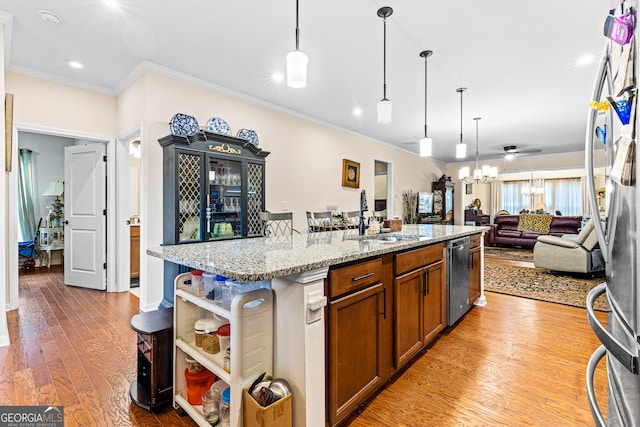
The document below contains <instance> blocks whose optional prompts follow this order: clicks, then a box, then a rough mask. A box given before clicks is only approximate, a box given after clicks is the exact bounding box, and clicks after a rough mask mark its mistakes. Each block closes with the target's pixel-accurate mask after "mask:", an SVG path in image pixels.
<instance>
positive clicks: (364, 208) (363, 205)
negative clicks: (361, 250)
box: [358, 190, 369, 236]
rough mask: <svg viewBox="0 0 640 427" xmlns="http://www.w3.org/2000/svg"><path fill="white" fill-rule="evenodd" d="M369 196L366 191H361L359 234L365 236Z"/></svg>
mask: <svg viewBox="0 0 640 427" xmlns="http://www.w3.org/2000/svg"><path fill="white" fill-rule="evenodd" d="M368 210H369V208H368V206H367V196H366V194H365V193H364V190H361V191H360V223H359V224H358V234H360V235H361V236H364V213H365V212H366V211H368Z"/></svg>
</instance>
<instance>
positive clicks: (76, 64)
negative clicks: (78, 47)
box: [69, 59, 84, 70]
mask: <svg viewBox="0 0 640 427" xmlns="http://www.w3.org/2000/svg"><path fill="white" fill-rule="evenodd" d="M69 66H70V67H71V68H75V69H76V70H79V69H81V68H82V67H84V65H82V62H79V61H75V60H73V59H72V60H70V61H69Z"/></svg>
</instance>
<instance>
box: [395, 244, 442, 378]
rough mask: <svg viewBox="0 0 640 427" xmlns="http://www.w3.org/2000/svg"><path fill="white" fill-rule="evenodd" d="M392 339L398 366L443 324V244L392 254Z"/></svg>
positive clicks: (406, 360)
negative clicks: (393, 262) (393, 269)
mask: <svg viewBox="0 0 640 427" xmlns="http://www.w3.org/2000/svg"><path fill="white" fill-rule="evenodd" d="M394 266H395V274H396V276H395V279H394V314H395V323H394V343H395V346H394V347H395V352H394V354H395V363H396V368H400V367H402V366H403V365H404V364H406V363H407V362H408V361H409V360H411V358H412V357H413V356H414V355H415V354H416V353H417V352H418V351H420V349H422V348H423V347H424V346H425V345H426V344H428V343H429V342H431V341H432V340H433V339H434V338H436V337H437V335H438V333H439V332H440V331H442V330H443V329H444V327H445V326H446V313H445V283H446V271H445V268H444V245H443V244H438V245H432V246H428V247H426V248H420V249H416V250H412V251H408V252H404V253H400V254H397V255H395V264H394Z"/></svg>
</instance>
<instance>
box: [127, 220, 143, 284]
mask: <svg viewBox="0 0 640 427" xmlns="http://www.w3.org/2000/svg"><path fill="white" fill-rule="evenodd" d="M129 233H130V241H131V243H130V246H129V252H130V256H129V260H130V262H129V271H130V273H131V278H132V279H137V278H138V277H140V226H131V227H129Z"/></svg>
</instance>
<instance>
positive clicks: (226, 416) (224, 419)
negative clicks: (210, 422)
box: [219, 387, 231, 427]
mask: <svg viewBox="0 0 640 427" xmlns="http://www.w3.org/2000/svg"><path fill="white" fill-rule="evenodd" d="M219 415H220V427H229V426H230V425H231V389H230V388H229V387H227V388H226V389H225V390H224V391H223V392H222V399H221V400H220V414H219Z"/></svg>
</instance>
